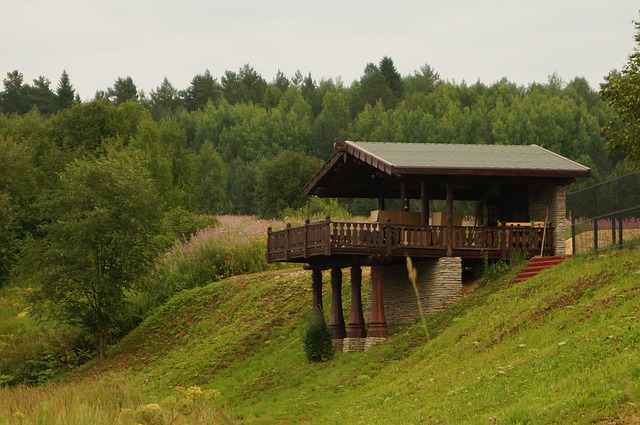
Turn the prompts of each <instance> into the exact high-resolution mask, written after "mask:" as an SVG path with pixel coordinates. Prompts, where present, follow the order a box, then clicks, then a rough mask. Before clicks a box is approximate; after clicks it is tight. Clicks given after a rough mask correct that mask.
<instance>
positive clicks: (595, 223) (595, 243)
mask: <svg viewBox="0 0 640 425" xmlns="http://www.w3.org/2000/svg"><path fill="white" fill-rule="evenodd" d="M593 249H595V250H596V251H597V250H598V219H597V218H596V219H595V220H593Z"/></svg>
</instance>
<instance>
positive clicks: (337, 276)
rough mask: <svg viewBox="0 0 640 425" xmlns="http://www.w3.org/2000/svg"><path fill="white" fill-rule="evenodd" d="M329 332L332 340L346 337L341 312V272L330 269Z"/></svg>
mask: <svg viewBox="0 0 640 425" xmlns="http://www.w3.org/2000/svg"><path fill="white" fill-rule="evenodd" d="M329 330H330V331H331V338H332V339H342V338H344V337H345V336H346V332H345V328H344V314H343V312H342V270H341V269H339V268H334V269H331V316H330V317H329Z"/></svg>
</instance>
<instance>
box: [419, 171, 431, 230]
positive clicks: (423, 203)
mask: <svg viewBox="0 0 640 425" xmlns="http://www.w3.org/2000/svg"><path fill="white" fill-rule="evenodd" d="M427 196H428V195H427V182H425V181H422V182H420V212H421V213H422V225H423V226H425V227H426V226H428V225H429V200H428V199H427Z"/></svg>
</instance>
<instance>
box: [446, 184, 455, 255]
mask: <svg viewBox="0 0 640 425" xmlns="http://www.w3.org/2000/svg"><path fill="white" fill-rule="evenodd" d="M446 190H447V235H446V236H447V244H446V245H447V257H453V187H452V186H451V183H447V189H446Z"/></svg>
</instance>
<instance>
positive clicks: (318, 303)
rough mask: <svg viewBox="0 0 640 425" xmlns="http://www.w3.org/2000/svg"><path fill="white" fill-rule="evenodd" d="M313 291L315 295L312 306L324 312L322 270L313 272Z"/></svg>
mask: <svg viewBox="0 0 640 425" xmlns="http://www.w3.org/2000/svg"><path fill="white" fill-rule="evenodd" d="M311 290H312V293H313V297H312V300H311V301H312V303H311V306H312V307H313V308H314V309H316V308H317V309H319V310H320V311H322V270H320V269H313V270H312V271H311Z"/></svg>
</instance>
